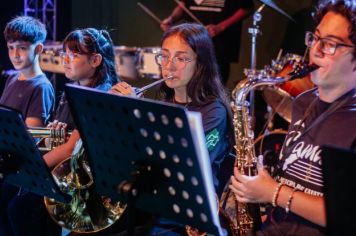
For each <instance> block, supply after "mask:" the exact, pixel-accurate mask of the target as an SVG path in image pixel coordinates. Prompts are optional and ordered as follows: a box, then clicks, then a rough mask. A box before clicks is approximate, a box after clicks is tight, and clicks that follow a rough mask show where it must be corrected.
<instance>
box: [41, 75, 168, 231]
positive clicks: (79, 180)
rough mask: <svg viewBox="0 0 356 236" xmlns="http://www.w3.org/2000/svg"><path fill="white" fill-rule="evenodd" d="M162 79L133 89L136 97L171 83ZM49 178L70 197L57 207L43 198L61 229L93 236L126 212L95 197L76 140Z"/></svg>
mask: <svg viewBox="0 0 356 236" xmlns="http://www.w3.org/2000/svg"><path fill="white" fill-rule="evenodd" d="M171 78H172V76H168V77H166V78H162V79H160V80H157V81H155V82H153V83H151V84H148V85H146V86H144V87H142V88H134V92H135V94H136V96H138V97H139V96H142V95H143V93H144V92H145V91H146V90H148V89H150V88H152V87H154V86H156V85H158V84H160V83H162V82H164V81H165V80H167V79H171ZM52 175H53V177H54V180H55V182H56V184H57V185H58V186H59V188H60V190H61V191H62V192H64V193H66V194H68V195H70V196H71V197H72V199H71V201H70V203H68V204H65V203H60V202H57V201H55V200H54V199H50V198H47V197H45V198H44V202H45V206H46V208H47V211H48V213H49V214H50V216H51V218H52V219H53V220H54V221H55V222H57V223H58V224H59V225H60V226H61V227H63V228H66V229H68V230H70V231H72V232H76V233H95V232H99V231H101V230H104V229H106V228H108V227H110V226H111V225H113V224H114V223H115V222H116V221H117V220H118V219H120V217H121V215H122V214H123V212H124V211H125V209H126V204H123V203H121V202H114V201H111V199H110V198H107V197H102V196H99V195H98V194H97V193H96V191H95V189H94V178H93V175H92V173H91V170H90V167H89V163H88V158H87V156H86V153H85V150H84V147H83V145H82V141H81V140H78V142H77V143H76V145H75V148H74V151H73V153H72V156H71V157H70V158H69V159H67V160H64V161H63V162H61V163H60V164H58V165H57V166H56V167H55V168H54V169H53V170H52Z"/></svg>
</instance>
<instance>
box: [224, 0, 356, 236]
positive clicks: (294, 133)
mask: <svg viewBox="0 0 356 236" xmlns="http://www.w3.org/2000/svg"><path fill="white" fill-rule="evenodd" d="M355 17H356V3H355V1H344V0H337V1H331V0H330V1H323V2H322V3H321V4H320V5H319V7H318V9H317V12H316V14H315V19H316V21H317V23H318V26H317V28H316V30H315V32H314V33H311V32H307V34H306V39H305V42H306V45H307V46H308V47H309V49H310V53H309V59H310V63H311V64H315V65H317V66H318V67H319V68H318V69H317V70H315V71H313V72H312V73H311V79H312V81H313V83H314V84H315V85H316V88H315V89H312V90H309V91H307V92H305V93H303V94H301V95H300V96H299V97H297V98H296V100H295V101H294V104H293V111H292V121H291V124H290V127H289V132H288V135H287V137H286V140H285V143H284V146H283V149H282V152H281V155H280V163H279V168H278V170H277V172H276V176H274V178H272V177H271V176H270V175H269V174H268V173H267V171H266V170H264V169H263V168H260V169H259V173H258V175H257V176H256V177H254V178H248V177H246V176H244V175H241V174H240V173H239V172H238V171H237V170H235V172H234V176H232V178H231V179H232V185H231V186H230V187H231V189H232V190H233V191H234V193H235V196H236V198H237V200H238V201H239V202H257V203H270V204H269V207H268V210H267V212H268V217H267V220H266V221H265V222H264V227H263V228H262V232H261V234H263V235H323V234H325V226H326V213H325V205H324V195H323V194H324V193H323V178H322V172H321V171H322V166H321V165H322V163H321V155H320V153H321V146H322V145H333V146H339V147H341V148H351V149H354V150H355V149H356V148H355V142H356V127H355V126H354V125H350V124H354V123H355V120H356V110H355V107H356V96H355V95H356V61H355V59H356V52H355V44H356V23H355V21H354V18H355ZM258 235H259V234H258Z"/></svg>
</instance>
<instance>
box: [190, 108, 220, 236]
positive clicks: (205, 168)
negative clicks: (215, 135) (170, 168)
mask: <svg viewBox="0 0 356 236" xmlns="http://www.w3.org/2000/svg"><path fill="white" fill-rule="evenodd" d="M186 114H187V118H188V121H189V126H190V132H191V134H192V139H193V142H194V146H195V150H196V154H197V156H198V161H199V165H200V168H201V170H202V172H203V177H204V178H203V180H204V185H205V188H206V189H207V191H208V193H207V196H208V201H209V206H210V207H211V211H212V212H216V213H218V208H217V203H216V201H217V199H216V193H215V189H214V185H213V176H212V170H211V164H210V158H209V153H208V150H207V147H206V143H205V135H204V129H203V123H202V117H201V113H200V112H193V111H186ZM212 220H213V222H214V224H215V225H216V226H217V228H218V229H219V234H220V235H224V234H223V231H222V229H221V225H220V221H219V216H218V214H214V215H213V219H212Z"/></svg>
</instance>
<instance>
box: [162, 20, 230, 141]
mask: <svg viewBox="0 0 356 236" xmlns="http://www.w3.org/2000/svg"><path fill="white" fill-rule="evenodd" d="M171 36H179V37H180V38H181V39H182V40H183V41H184V42H186V43H187V44H188V45H189V46H190V47H191V48H192V50H193V51H194V52H195V54H196V55H197V58H196V69H195V72H194V74H193V77H192V79H191V80H190V81H189V82H188V85H187V95H188V97H189V98H191V99H192V102H191V103H192V104H193V105H197V106H199V105H204V104H207V103H210V102H212V101H220V102H221V103H222V104H224V106H225V107H226V111H227V113H228V122H227V125H228V132H232V130H233V129H232V118H231V117H232V116H231V109H230V105H229V102H228V98H227V96H226V93H225V90H224V86H223V85H222V83H221V78H220V73H219V69H218V65H217V62H216V57H215V52H214V46H213V42H212V40H211V38H210V36H209V33H208V31H207V30H206V28H205V27H204V26H202V25H199V24H195V23H184V24H180V25H177V26H174V27H172V28H170V29H169V30H168V31H166V32H165V33H164V35H163V37H162V40H161V45H162V44H163V42H164V40H166V39H167V38H169V37H171ZM158 96H159V98H160V99H164V100H168V101H170V100H172V99H173V96H174V90H173V89H171V88H169V87H168V86H167V85H166V84H165V83H163V84H162V86H161V87H160V90H159V93H158ZM229 136H230V137H232V133H229Z"/></svg>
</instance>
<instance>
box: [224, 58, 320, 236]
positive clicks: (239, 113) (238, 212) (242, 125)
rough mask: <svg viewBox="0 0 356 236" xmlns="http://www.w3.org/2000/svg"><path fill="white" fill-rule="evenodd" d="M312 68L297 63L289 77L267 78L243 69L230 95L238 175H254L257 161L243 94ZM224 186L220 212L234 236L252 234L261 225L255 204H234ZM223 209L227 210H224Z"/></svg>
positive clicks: (288, 79) (293, 76) (233, 196)
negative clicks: (243, 71) (244, 76)
mask: <svg viewBox="0 0 356 236" xmlns="http://www.w3.org/2000/svg"><path fill="white" fill-rule="evenodd" d="M317 68H318V67H317V66H315V65H306V64H301V65H299V66H298V68H296V69H295V70H294V71H292V72H291V73H289V78H283V77H276V78H274V77H271V76H270V75H269V74H268V72H266V70H261V71H257V70H249V69H247V70H245V75H246V78H245V79H244V80H242V81H240V82H239V83H238V84H237V86H236V87H235V88H234V90H233V92H232V98H233V101H232V103H231V108H232V111H233V125H234V133H235V146H234V148H235V151H236V159H235V163H234V166H236V167H237V168H238V170H239V172H240V173H241V174H244V175H247V176H254V175H256V174H257V158H256V153H255V147H254V133H253V130H252V128H251V127H252V124H251V117H250V114H249V102H248V101H247V100H246V99H247V95H248V94H249V93H250V92H251V91H253V90H255V89H257V88H260V89H261V88H264V87H266V86H276V85H278V84H282V83H285V82H287V81H290V80H294V79H297V78H302V77H304V76H305V75H306V74H308V73H310V72H311V71H313V70H315V69H317ZM229 185H230V182H229V183H228V184H227V185H226V187H225V190H224V193H223V194H222V196H221V200H220V211H221V213H222V214H223V215H224V217H225V218H227V219H228V222H229V227H230V230H231V231H232V232H233V235H234V236H241V235H253V234H254V232H255V231H257V230H258V229H259V227H260V224H261V217H260V212H259V205H258V204H246V203H241V202H238V201H237V200H236V198H235V195H234V194H233V193H232V192H231V191H230V190H229V188H228V186H229ZM225 206H227V207H225Z"/></svg>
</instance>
